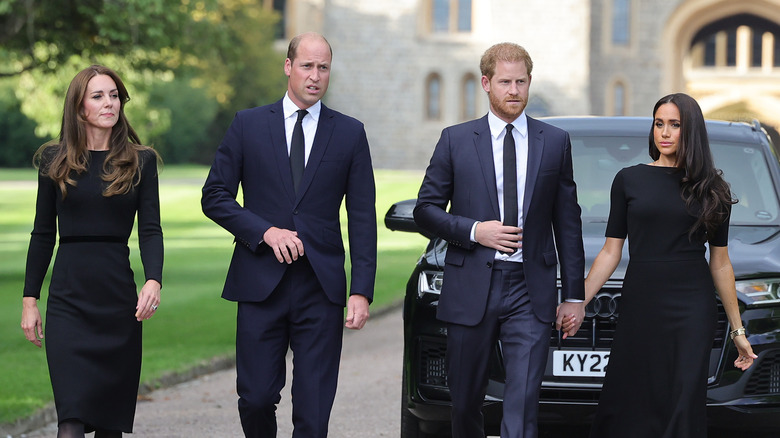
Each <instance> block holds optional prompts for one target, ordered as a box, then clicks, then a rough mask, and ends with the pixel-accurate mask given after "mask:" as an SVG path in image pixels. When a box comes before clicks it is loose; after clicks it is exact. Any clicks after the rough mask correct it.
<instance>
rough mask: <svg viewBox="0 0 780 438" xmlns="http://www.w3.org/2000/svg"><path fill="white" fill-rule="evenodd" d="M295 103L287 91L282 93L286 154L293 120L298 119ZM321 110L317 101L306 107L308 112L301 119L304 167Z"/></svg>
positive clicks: (290, 140)
mask: <svg viewBox="0 0 780 438" xmlns="http://www.w3.org/2000/svg"><path fill="white" fill-rule="evenodd" d="M299 109H302V108H298V106H297V105H295V104H294V103H293V101H292V100H290V97H289V96H288V95H287V93H284V98H283V99H282V110H283V111H284V135H285V137H286V138H287V155H288V156H289V155H290V144H291V143H292V132H293V128H295V122H296V121H298V113H297V112H296V111H298V110H299ZM321 110H322V102H321V101H319V100H318V101H317V103H315V104H314V105H312V106H310V107H308V108H306V111H308V112H309V114H306V116H305V117H304V118H303V120H301V127H302V128H303V147H304V155H303V157H304V161H303V163H304V167H305V166H306V163H308V162H309V154H310V153H311V145H312V144H313V143H314V135H315V134H317V123H318V122H319V121H320V111H321Z"/></svg>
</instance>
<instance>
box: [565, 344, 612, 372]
mask: <svg viewBox="0 0 780 438" xmlns="http://www.w3.org/2000/svg"><path fill="white" fill-rule="evenodd" d="M607 363H609V351H573V350H555V351H553V375H554V376H561V377H604V375H605V374H606V372H607Z"/></svg>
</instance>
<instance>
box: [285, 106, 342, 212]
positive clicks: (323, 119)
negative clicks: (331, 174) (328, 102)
mask: <svg viewBox="0 0 780 438" xmlns="http://www.w3.org/2000/svg"><path fill="white" fill-rule="evenodd" d="M333 117H334V114H333V111H331V110H330V109H329V108H328V107H326V106H325V104H323V105H322V106H321V110H320V120H319V121H318V122H317V132H316V134H314V142H313V143H312V145H311V151H310V152H309V159H308V160H307V161H306V167H305V168H304V169H303V178H302V179H301V186H300V187H299V189H298V196H297V197H296V198H295V200H296V201H295V203H296V204H298V203H299V202H301V198H303V194H304V193H306V190H308V189H309V186H310V185H311V183H312V180H313V179H314V175H315V174H316V173H317V168H318V167H319V166H320V163H321V162H322V157H323V155H325V150H326V149H327V148H328V144H329V142H330V137H331V135H332V134H333V128H334V126H335V124H334V121H333ZM290 181H291V182H292V176H291V177H290Z"/></svg>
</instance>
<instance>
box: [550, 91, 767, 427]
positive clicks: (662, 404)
mask: <svg viewBox="0 0 780 438" xmlns="http://www.w3.org/2000/svg"><path fill="white" fill-rule="evenodd" d="M649 147H650V157H651V158H652V159H653V162H652V163H650V164H639V165H635V166H632V167H628V168H625V169H623V170H621V171H620V172H618V174H617V175H616V176H615V180H614V182H613V184H612V194H611V207H610V214H609V222H608V224H607V230H606V242H605V244H604V247H603V248H602V249H601V252H600V253H599V254H598V256H597V257H596V260H595V261H594V263H593V266H592V267H591V269H590V272H589V274H588V277H587V279H586V280H585V294H586V296H585V301H586V302H588V301H590V300H591V299H592V298H593V297H594V296H595V295H596V293H597V292H598V291H599V289H601V287H602V286H603V285H604V283H605V282H606V281H607V280H608V279H609V278H610V276H611V275H612V273H613V272H614V271H615V268H616V267H617V265H618V263H619V262H620V258H621V254H622V251H623V243H624V241H625V239H626V237H628V240H629V248H628V250H629V255H630V260H629V264H628V269H627V271H626V275H625V280H624V283H623V291H622V296H621V302H620V320H619V322H618V327H617V331H616V333H615V338H614V341H613V343H612V349H611V353H610V361H609V368H608V371H607V375H606V380H605V382H604V387H603V389H602V392H601V397H600V400H599V407H598V411H597V414H596V418H595V420H594V424H593V427H592V429H591V436H592V437H594V438H609V437H620V438H623V437H632V438H641V437H647V438H664V437H665V438H692V437H705V436H706V435H707V418H706V395H707V375H708V368H709V359H710V357H709V356H710V351H711V349H712V342H713V339H714V336H715V327H716V321H717V314H716V312H717V303H716V299H715V296H714V295H715V294H714V292H715V291H716V290H717V292H718V295H719V296H720V300H721V302H722V303H723V307H724V308H725V310H726V316H727V317H728V321H729V324H730V326H731V328H732V329H733V330H732V331H731V332H730V335H731V339H733V342H734V344H735V345H736V347H737V350H738V352H739V356H738V357H737V359H736V360H735V361H734V367H736V368H739V369H741V370H743V371H744V370H746V369H747V368H748V367H750V366H751V365H752V363H753V359H755V358H756V357H757V356H756V355H755V354H753V350H752V349H751V346H750V343H749V342H748V340H747V338H746V336H745V329H744V328H743V327H742V322H741V320H740V314H739V307H738V303H737V293H736V289H735V285H734V270H733V268H732V266H731V261H730V260H729V254H728V248H727V246H726V245H727V243H728V230H729V214H730V211H731V205H732V204H734V203H735V202H736V201H735V200H732V197H731V191H730V189H729V186H728V184H727V183H726V182H725V181H724V180H723V178H722V176H721V172H720V171H719V170H717V169H715V167H714V164H713V159H712V154H711V152H710V146H709V140H708V139H707V130H706V127H705V124H704V117H703V116H702V112H701V109H700V108H699V105H698V104H697V103H696V101H695V100H694V99H693V98H691V97H690V96H688V95H685V94H681V93H678V94H671V95H669V96H665V97H663V98H662V99H661V100H659V101H658V103H656V105H655V108H653V126H652V127H651V129H650V135H649ZM705 243H708V244H709V249H710V257H709V263H708V262H707V259H706V258H705ZM567 324H570V322H568V321H565V324H564V329H565V326H566V325H567Z"/></svg>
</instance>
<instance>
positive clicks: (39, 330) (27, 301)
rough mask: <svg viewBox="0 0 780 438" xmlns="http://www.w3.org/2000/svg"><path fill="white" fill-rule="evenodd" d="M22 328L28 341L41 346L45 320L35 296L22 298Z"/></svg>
mask: <svg viewBox="0 0 780 438" xmlns="http://www.w3.org/2000/svg"><path fill="white" fill-rule="evenodd" d="M22 330H24V337H26V338H27V340H28V341H30V342H32V343H33V344H35V345H36V346H37V347H38V348H41V339H43V321H41V312H40V311H39V310H38V299H37V298H35V297H24V298H22Z"/></svg>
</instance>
